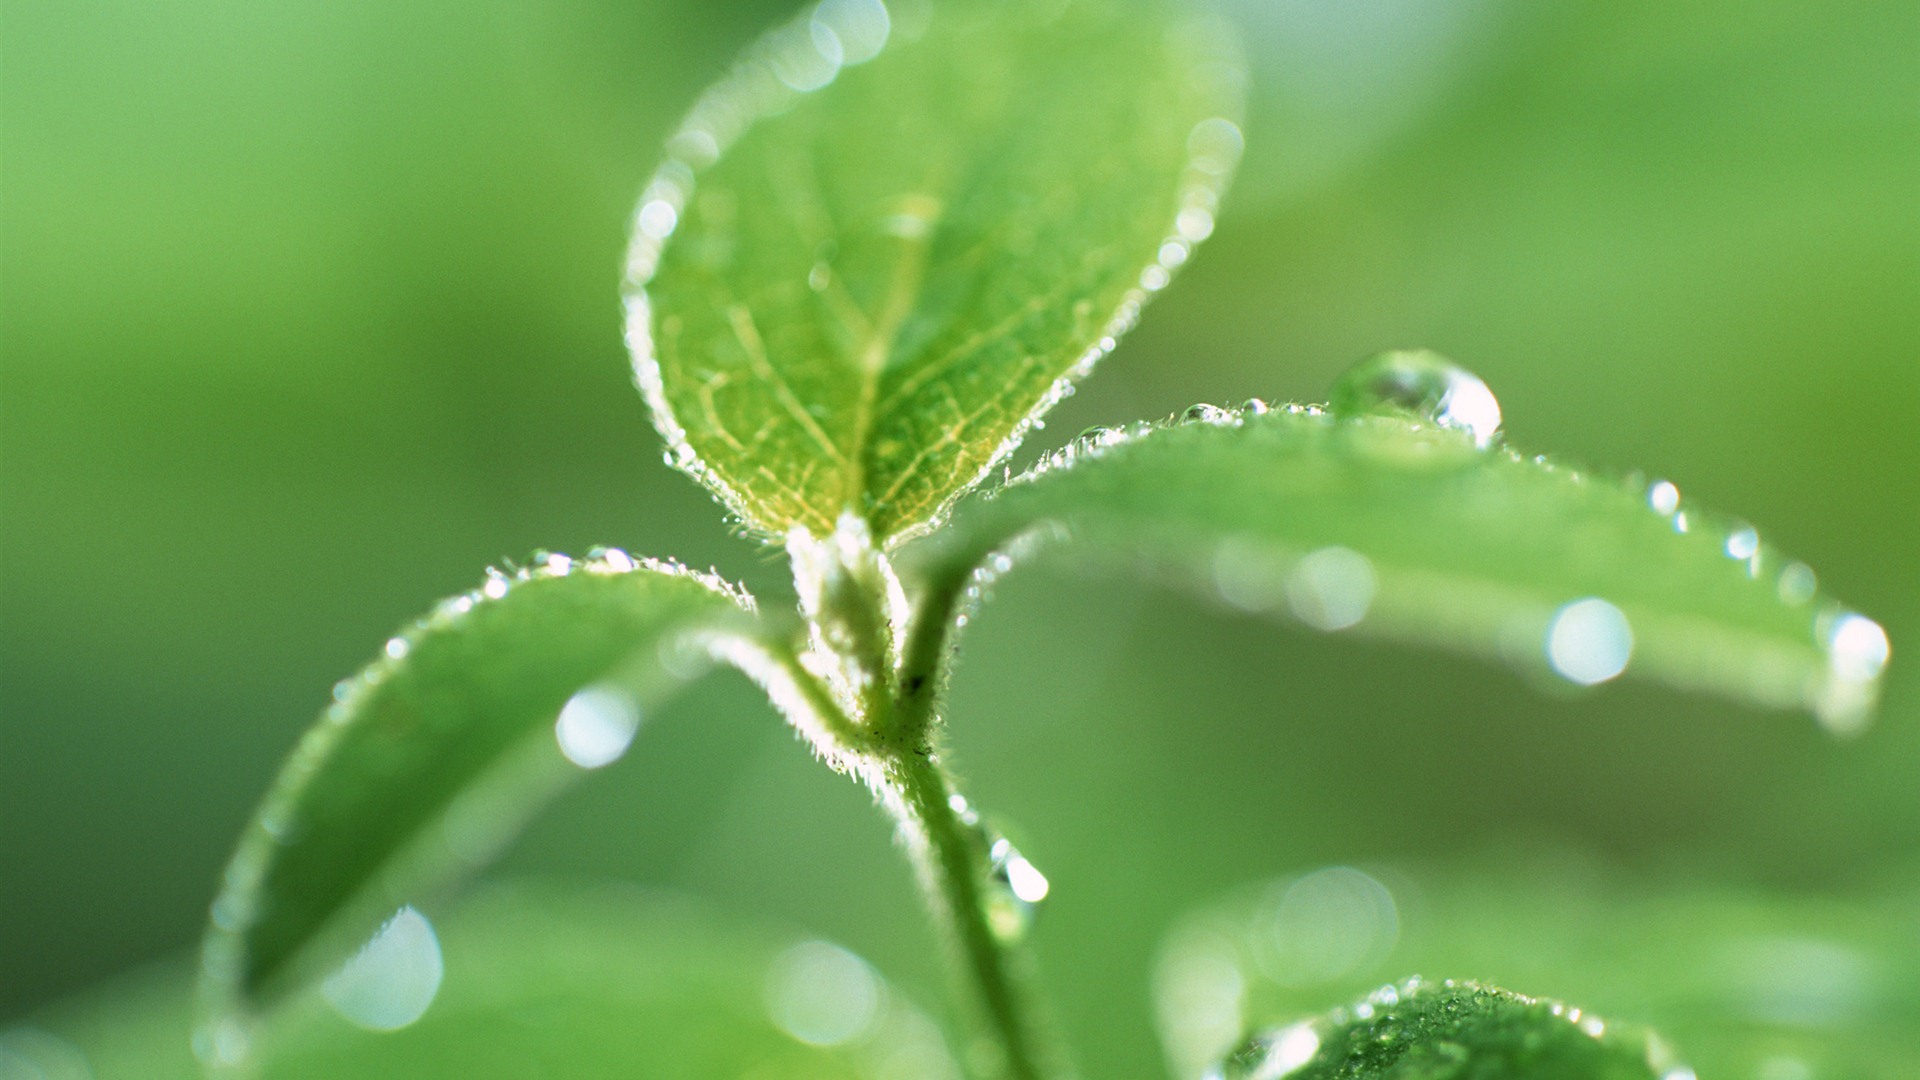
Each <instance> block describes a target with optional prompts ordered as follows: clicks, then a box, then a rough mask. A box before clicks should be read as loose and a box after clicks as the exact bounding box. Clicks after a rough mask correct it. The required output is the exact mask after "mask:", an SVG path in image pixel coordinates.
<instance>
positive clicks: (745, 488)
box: [627, 0, 1240, 542]
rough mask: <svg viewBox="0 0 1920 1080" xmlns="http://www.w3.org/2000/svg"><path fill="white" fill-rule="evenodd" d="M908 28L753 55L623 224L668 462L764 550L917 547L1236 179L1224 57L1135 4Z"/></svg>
mask: <svg viewBox="0 0 1920 1080" xmlns="http://www.w3.org/2000/svg"><path fill="white" fill-rule="evenodd" d="M915 22H916V23H923V25H919V24H916V25H908V24H907V22H906V21H905V19H904V16H903V21H902V22H900V23H895V22H892V21H890V18H889V15H888V12H887V9H886V8H885V7H883V6H882V5H881V4H879V3H877V2H874V0H827V2H825V3H821V4H819V5H817V6H816V7H814V8H811V9H809V11H808V13H807V14H805V15H803V16H801V18H800V19H799V20H798V21H797V22H795V23H793V24H791V25H790V26H787V27H786V28H784V29H782V30H779V31H776V32H774V33H773V34H772V35H770V36H769V37H768V38H767V39H766V40H765V41H763V42H762V43H761V44H760V45H759V46H758V47H757V48H756V49H755V50H753V51H752V52H750V53H749V54H748V56H747V58H746V59H745V60H743V61H742V62H741V63H740V64H739V66H738V67H737V68H736V69H735V71H734V72H733V74H732V75H731V76H730V77H729V78H727V79H726V80H725V81H723V82H721V83H720V84H719V85H718V86H716V87H714V88H713V89H712V90H711V91H709V92H708V93H707V94H706V96H704V97H703V98H702V99H701V100H700V102H699V103H698V104H697V105H696V106H695V107H694V109H693V112H692V114H691V115H690V116H689V118H688V119H687V121H686V123H685V125H684V126H683V127H682V129H681V130H680V132H679V134H677V135H675V136H674V137H673V139H672V140H671V141H670V142H669V144H668V153H669V157H668V161H667V164H666V165H665V166H664V167H663V168H662V169H661V170H660V172H659V174H658V175H657V176H656V177H655V179H654V181H653V182H652V184H651V185H650V186H649V187H648V188H647V190H646V193H645V195H644V196H643V198H642V202H641V205H640V208H639V211H638V214H637V217H636V220H635V225H634V229H635V231H634V241H633V247H632V250H631V253H630V256H629V263H628V270H627V295H628V326H627V334H628V341H629V344H630V345H631V347H632V350H633V354H634V360H635V364H636V369H637V372H638V375H639V379H640V383H641V386H642V388H643V389H644V390H645V391H646V394H647V398H648V400H649V402H650V403H651V405H652V408H653V413H654V420H655V423H656V424H657V425H658V426H659V428H660V429H661V431H662V432H663V434H665V436H666V438H667V440H668V442H669V444H670V445H671V447H672V453H671V454H670V457H669V459H670V460H671V461H673V462H674V463H675V464H677V465H678V466H680V467H681V468H683V469H686V470H687V471H689V472H691V473H693V474H694V475H695V476H696V477H698V478H700V479H701V480H702V481H704V482H705V483H706V484H707V486H708V487H710V488H711V489H713V491H714V492H715V493H716V494H717V495H718V496H719V497H720V498H721V499H722V500H723V501H724V502H725V503H726V504H727V506H728V507H729V508H730V509H731V510H733V512H734V513H736V514H738V515H739V516H740V518H741V519H742V520H743V521H744V522H745V523H746V524H747V525H748V526H749V527H750V528H753V529H755V530H757V531H759V532H761V533H764V534H767V535H770V536H775V537H779V536H784V535H785V534H786V533H787V532H788V531H789V530H790V529H792V528H796V527H797V528H802V529H805V530H807V531H808V532H811V533H812V534H814V535H815V536H825V535H827V534H829V533H831V532H832V531H833V529H834V527H835V524H836V522H837V520H838V519H839V517H840V516H841V515H842V514H843V513H847V512H850V513H852V514H854V515H855V516H857V517H860V518H863V519H865V520H866V521H867V522H868V524H869V526H870V531H871V533H872V535H873V536H874V538H875V539H876V540H878V541H882V542H884V541H887V540H889V539H892V538H896V537H899V536H902V535H907V534H912V533H914V532H916V531H919V530H922V529H924V528H925V527H927V526H928V525H929V523H931V522H932V521H933V520H935V519H936V518H937V517H938V516H939V514H940V513H941V511H942V509H943V508H944V507H945V506H946V505H947V504H948V503H949V502H950V501H951V500H952V499H953V498H954V497H956V496H957V495H958V494H960V493H961V492H962V491H964V490H965V489H967V488H968V487H971V486H972V485H973V484H975V483H976V482H978V480H979V479H980V478H981V477H982V476H983V475H984V474H985V473H986V471H987V469H988V468H989V467H990V466H991V465H992V464H993V463H994V462H995V461H997V460H999V459H1000V458H1001V457H1002V456H1004V455H1005V454H1006V453H1008V452H1009V451H1010V450H1011V449H1012V448H1013V446H1014V445H1015V444H1016V443H1017V442H1018V441H1019V439H1020V438H1021V436H1022V435H1023V434H1024V432H1025V431H1026V430H1027V428H1028V427H1029V425H1031V424H1032V423H1033V422H1034V420H1035V419H1036V418H1037V417H1038V416H1039V414H1040V413H1042V412H1044V411H1045V410H1046V408H1047V407H1048V406H1049V405H1051V404H1052V403H1053V402H1054V401H1055V400H1056V399H1058V398H1059V397H1060V396H1061V395H1063V394H1065V393H1066V392H1068V390H1069V389H1070V380H1071V379H1073V378H1074V377H1076V376H1078V375H1080V374H1083V373H1084V372H1085V371H1086V370H1087V369H1088V368H1090V367H1091V365H1092V364H1093V362H1094V361H1095V360H1096V359H1098V358H1099V357H1100V356H1101V355H1103V354H1104V353H1105V352H1107V351H1108V350H1110V349H1111V348H1112V347H1113V339H1114V338H1115V337H1116V336H1118V335H1119V334H1121V333H1123V332H1124V331H1125V330H1126V329H1127V328H1129V327H1130V326H1131V325H1132V323H1133V320H1134V318H1135V315H1136V313H1137V311H1138V308H1139V305H1140V304H1141V303H1142V302H1143V301H1144V300H1145V299H1146V297H1147V295H1148V294H1149V293H1151V292H1153V291H1155V290H1157V289H1159V288H1161V287H1162V286H1164V285H1165V284H1166V283H1167V281H1168V278H1169V275H1170V274H1171V272H1172V271H1173V269H1174V268H1176V267H1177V266H1179V265H1180V264H1181V263H1183V262H1184V261H1185V260H1186V258H1187V256H1188V254H1189V253H1190V252H1191V250H1192V247H1193V245H1194V244H1196V243H1198V242H1199V241H1200V240H1202V239H1204V238H1205V237H1206V236H1207V234H1208V233H1210V232H1211V231H1212V228H1213V212H1214V209H1215V206H1216V203H1217V200H1218V196H1219V192H1220V189H1221V187H1222V185H1223V184H1224V182H1225V179H1226V176H1227V174H1228V173H1229V172H1230V171H1231V170H1232V167H1233V165H1234V164H1235V162H1236V161H1237V159H1238V156H1239V152H1240V132H1239V129H1238V128H1237V127H1236V126H1235V124H1234V123H1233V119H1232V118H1233V117H1234V116H1235V115H1236V109H1237V104H1236V103H1237V91H1238V85H1239V79H1240V75H1239V72H1238V68H1237V67H1236V66H1235V61H1234V59H1233V57H1232V55H1231V54H1230V53H1225V52H1223V50H1222V49H1221V48H1220V47H1219V46H1218V45H1217V44H1215V43H1214V42H1213V41H1212V40H1211V39H1210V37H1209V35H1207V34H1205V33H1203V32H1199V31H1196V29H1195V28H1194V27H1192V26H1186V25H1182V24H1181V23H1180V21H1179V20H1178V19H1176V18H1174V17H1173V16H1172V15H1171V14H1170V12H1169V11H1168V10H1167V8H1166V7H1165V6H1163V5H1160V4H1157V3H1139V4H1130V3H1117V4H1105V5H1103V4H1099V3H1095V2H1091V0H1078V2H1074V3H1070V4H1064V5H1063V4H1027V3H1021V2H1015V0H1004V2H984V3H960V4H942V5H935V6H934V7H933V10H932V14H931V16H926V15H922V16H919V17H918V19H916V20H915ZM843 69H844V70H843ZM776 114H777V115H776ZM767 117H771V119H763V118H767Z"/></svg>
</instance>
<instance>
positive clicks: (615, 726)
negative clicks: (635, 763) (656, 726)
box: [553, 686, 640, 769]
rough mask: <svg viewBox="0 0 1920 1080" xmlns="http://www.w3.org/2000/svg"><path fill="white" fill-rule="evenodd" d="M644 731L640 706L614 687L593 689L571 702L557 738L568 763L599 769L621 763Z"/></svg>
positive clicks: (562, 714)
mask: <svg viewBox="0 0 1920 1080" xmlns="http://www.w3.org/2000/svg"><path fill="white" fill-rule="evenodd" d="M639 730H640V706H639V705H638V704H637V703H636V702H635V701H634V700H633V697H632V696H631V695H629V694H627V693H626V692H625V691H623V690H621V689H619V688H618V687H613V686H589V687H587V688H586V689H585V690H582V691H580V692H579V693H577V694H575V695H573V696H572V697H570V698H568V699H567V703H566V704H565V705H564V706H562V707H561V709H560V716H559V718H558V719H556V720H555V721H554V724H553V736H554V739H555V741H557V742H558V743H559V744H560V752H561V753H562V754H565V755H566V756H567V760H568V761H571V762H573V763H574V764H575V765H578V766H580V767H581V768H583V769H598V768H602V767H604V766H607V765H611V764H613V763H614V762H616V761H618V760H620V758H621V756H622V755H624V754H625V753H626V752H627V747H629V746H632V745H633V736H634V733H635V732H637V731H639Z"/></svg>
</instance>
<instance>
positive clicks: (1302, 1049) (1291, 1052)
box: [1223, 1020, 1320, 1080]
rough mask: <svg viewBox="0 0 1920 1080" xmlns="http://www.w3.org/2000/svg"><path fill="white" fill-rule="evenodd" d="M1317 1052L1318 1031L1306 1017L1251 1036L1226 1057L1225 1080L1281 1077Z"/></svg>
mask: <svg viewBox="0 0 1920 1080" xmlns="http://www.w3.org/2000/svg"><path fill="white" fill-rule="evenodd" d="M1319 1053H1320V1033H1319V1032H1318V1031H1315V1030H1314V1027H1313V1024H1312V1022H1310V1021H1305V1020H1303V1021H1301V1022H1300V1023H1297V1024H1293V1025H1290V1026H1288V1027H1284V1028H1281V1029H1279V1030H1278V1031H1271V1032H1266V1033H1263V1034H1260V1035H1256V1036H1254V1037H1253V1038H1252V1039H1250V1040H1248V1042H1247V1044H1246V1045H1244V1046H1242V1047H1241V1048H1240V1049H1239V1050H1237V1051H1235V1052H1234V1054H1233V1057H1232V1058H1231V1059H1229V1061H1228V1064H1227V1068H1226V1071H1225V1072H1224V1073H1223V1076H1224V1078H1225V1080H1281V1078H1282V1077H1286V1076H1289V1075H1291V1074H1293V1073H1295V1072H1297V1071H1299V1070H1300V1069H1301V1068H1303V1067H1304V1066H1306V1065H1307V1063H1308V1062H1311V1061H1312V1060H1313V1059H1314V1058H1315V1057H1316V1056H1317V1055H1318V1054H1319Z"/></svg>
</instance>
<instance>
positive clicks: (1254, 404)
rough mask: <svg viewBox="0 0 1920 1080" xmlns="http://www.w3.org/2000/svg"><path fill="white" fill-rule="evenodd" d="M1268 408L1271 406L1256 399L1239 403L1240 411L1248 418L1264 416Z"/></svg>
mask: <svg viewBox="0 0 1920 1080" xmlns="http://www.w3.org/2000/svg"><path fill="white" fill-rule="evenodd" d="M1269 408H1271V406H1269V405H1268V404H1267V403H1266V402H1265V401H1262V400H1261V399H1259V398H1257V397H1256V398H1248V399H1247V400H1245V401H1243V402H1241V403H1240V411H1241V412H1242V413H1245V414H1246V415H1248V416H1265V415H1266V414H1267V411H1268V409H1269Z"/></svg>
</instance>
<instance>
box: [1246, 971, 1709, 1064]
mask: <svg viewBox="0 0 1920 1080" xmlns="http://www.w3.org/2000/svg"><path fill="white" fill-rule="evenodd" d="M1672 1070H1673V1066H1672V1063H1671V1062H1670V1061H1669V1060H1668V1058H1667V1054H1666V1051H1665V1049H1664V1048H1663V1047H1661V1046H1660V1045H1659V1043H1658V1042H1657V1041H1655V1040H1651V1039H1650V1038H1649V1037H1648V1036H1646V1035H1644V1034H1642V1033H1638V1032H1632V1031H1627V1030H1622V1029H1620V1028H1618V1027H1616V1026H1612V1025H1609V1024H1607V1023H1606V1022H1605V1021H1603V1020H1601V1019H1599V1018H1598V1017H1594V1016H1590V1015H1587V1014H1585V1013H1583V1012H1582V1011H1581V1010H1580V1009H1578V1008H1572V1007H1569V1006H1566V1005H1562V1004H1560V1003H1558V1002H1551V1001H1541V1000H1538V999H1535V998H1529V997H1522V996H1521V995H1519V994H1514V993H1511V992H1509V991H1506V990H1500V989H1496V988H1493V987H1487V986H1480V985H1477V984H1475V983H1455V982H1444V983H1427V982H1422V981H1421V980H1419V979H1412V980H1409V981H1407V982H1405V983H1402V984H1400V985H1398V986H1388V987H1383V988H1382V989H1380V990H1377V991H1375V992H1374V993H1372V994H1370V995H1368V996H1367V997H1366V998H1365V999H1364V1000H1362V1001H1359V1002H1356V1003H1354V1004H1353V1005H1350V1006H1345V1007H1342V1008H1339V1009H1335V1010H1334V1011H1333V1012H1331V1013H1328V1014H1327V1015H1325V1016H1323V1017H1320V1018H1319V1019H1317V1020H1303V1021H1300V1022H1298V1023H1295V1024H1290V1025H1288V1026H1286V1027H1283V1028H1279V1029H1276V1030H1274V1031H1271V1032H1267V1033H1264V1034H1262V1035H1259V1036H1257V1037H1255V1038H1253V1039H1252V1040H1250V1041H1249V1042H1248V1043H1247V1045H1245V1046H1243V1047H1241V1048H1240V1049H1239V1050H1238V1051H1236V1052H1235V1053H1234V1054H1233V1055H1232V1056H1231V1057H1229V1058H1228V1059H1227V1062H1226V1064H1225V1065H1224V1067H1223V1068H1222V1070H1221V1071H1220V1072H1219V1073H1218V1074H1216V1075H1217V1076H1219V1077H1221V1078H1222V1080H1282V1078H1283V1077H1284V1078H1286V1080H1547V1078H1551V1080H1668V1078H1677V1077H1679V1076H1680V1075H1684V1074H1682V1073H1680V1072H1677V1071H1672Z"/></svg>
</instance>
